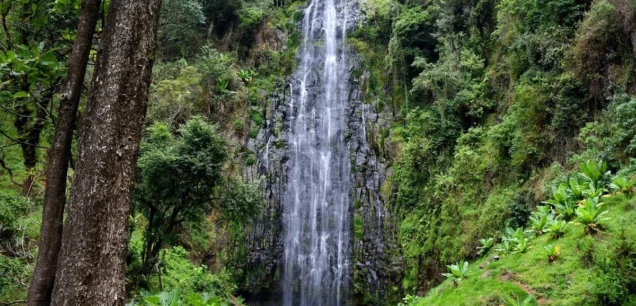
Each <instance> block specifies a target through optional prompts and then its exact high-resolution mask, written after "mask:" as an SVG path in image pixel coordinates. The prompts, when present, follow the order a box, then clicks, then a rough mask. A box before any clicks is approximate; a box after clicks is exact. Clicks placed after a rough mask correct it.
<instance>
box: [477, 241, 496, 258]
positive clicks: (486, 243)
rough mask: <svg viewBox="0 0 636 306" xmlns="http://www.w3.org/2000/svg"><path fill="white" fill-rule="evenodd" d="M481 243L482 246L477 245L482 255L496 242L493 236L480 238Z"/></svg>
mask: <svg viewBox="0 0 636 306" xmlns="http://www.w3.org/2000/svg"><path fill="white" fill-rule="evenodd" d="M479 243H480V244H481V246H479V247H477V249H478V250H479V255H482V254H485V253H486V252H488V251H489V250H490V249H491V248H492V246H493V244H494V239H492V238H487V239H479Z"/></svg>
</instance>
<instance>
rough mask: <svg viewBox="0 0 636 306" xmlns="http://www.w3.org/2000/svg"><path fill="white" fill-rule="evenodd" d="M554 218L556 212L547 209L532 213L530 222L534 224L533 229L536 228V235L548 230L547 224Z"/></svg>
mask: <svg viewBox="0 0 636 306" xmlns="http://www.w3.org/2000/svg"><path fill="white" fill-rule="evenodd" d="M554 219H555V216H554V214H551V213H547V212H546V211H545V210H544V211H541V210H539V211H537V212H534V213H532V215H531V216H530V222H531V224H532V229H533V230H534V233H535V235H536V236H539V235H541V234H543V233H545V232H547V231H548V230H547V229H546V227H547V225H548V224H550V222H552V221H554Z"/></svg>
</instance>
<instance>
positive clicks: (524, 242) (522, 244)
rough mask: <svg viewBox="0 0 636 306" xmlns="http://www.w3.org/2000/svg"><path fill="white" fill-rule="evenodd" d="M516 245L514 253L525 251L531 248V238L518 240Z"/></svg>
mask: <svg viewBox="0 0 636 306" xmlns="http://www.w3.org/2000/svg"><path fill="white" fill-rule="evenodd" d="M516 243H517V244H516V245H515V248H514V253H525V252H527V251H528V248H529V240H528V238H523V239H520V240H517V241H516Z"/></svg>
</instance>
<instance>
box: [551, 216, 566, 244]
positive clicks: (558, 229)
mask: <svg viewBox="0 0 636 306" xmlns="http://www.w3.org/2000/svg"><path fill="white" fill-rule="evenodd" d="M567 225H568V223H567V222H566V221H565V220H552V221H551V222H550V223H548V226H547V231H548V232H550V233H552V238H553V239H557V238H561V237H563V235H565V228H566V227H567Z"/></svg>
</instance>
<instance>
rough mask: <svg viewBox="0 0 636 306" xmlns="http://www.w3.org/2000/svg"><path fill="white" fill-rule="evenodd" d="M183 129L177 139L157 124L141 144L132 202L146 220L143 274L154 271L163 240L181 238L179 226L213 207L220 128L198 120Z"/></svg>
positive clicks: (222, 145)
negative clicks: (136, 181)
mask: <svg viewBox="0 0 636 306" xmlns="http://www.w3.org/2000/svg"><path fill="white" fill-rule="evenodd" d="M179 133H180V136H179V137H176V138H175V137H173V136H172V135H171V134H170V132H169V130H168V128H167V127H166V126H165V125H162V124H159V123H157V124H155V125H154V126H153V127H151V128H150V129H149V135H148V137H147V138H146V139H145V140H144V142H143V143H142V145H141V156H140V158H139V162H138V167H139V171H138V172H139V175H138V183H137V186H136V188H135V191H134V203H135V206H136V207H137V209H138V210H139V211H140V212H141V213H143V215H144V216H145V217H146V219H147V220H148V226H147V228H146V229H145V236H144V243H145V246H144V249H143V252H142V258H143V262H144V263H143V269H144V271H142V274H147V273H149V272H150V269H151V268H152V267H153V266H154V264H155V261H156V260H157V259H158V258H157V256H158V255H159V252H160V250H161V249H162V247H163V246H164V244H168V245H172V244H173V243H175V242H176V241H177V239H176V236H175V234H176V226H178V225H179V224H182V223H183V222H193V221H200V220H201V219H202V218H203V217H204V216H205V215H206V213H209V212H210V211H211V209H212V208H213V206H212V193H213V189H214V188H215V187H216V186H217V185H219V184H220V182H221V180H222V177H221V170H222V167H223V163H224V162H225V160H226V157H227V152H226V142H225V140H224V139H223V138H221V137H220V136H219V135H218V134H217V132H216V129H215V128H214V127H213V126H211V125H209V124H208V123H206V122H205V121H204V120H202V119H200V118H194V119H192V120H190V121H188V122H187V123H186V124H184V125H183V126H182V127H181V128H180V129H179Z"/></svg>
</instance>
